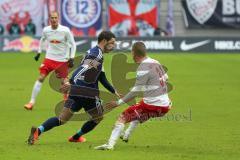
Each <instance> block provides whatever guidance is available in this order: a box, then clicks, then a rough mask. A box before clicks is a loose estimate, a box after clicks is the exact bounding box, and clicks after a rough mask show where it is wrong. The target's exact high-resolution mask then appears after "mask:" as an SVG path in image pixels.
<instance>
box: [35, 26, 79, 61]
mask: <svg viewBox="0 0 240 160" xmlns="http://www.w3.org/2000/svg"><path fill="white" fill-rule="evenodd" d="M44 41H47V46H48V47H47V52H46V58H47V59H51V60H54V61H59V62H66V61H68V59H69V58H74V56H75V52H76V44H75V41H74V37H73V35H72V33H71V31H70V30H69V28H67V27H65V26H62V25H60V24H59V25H58V28H57V29H52V27H51V26H47V27H45V28H44V29H43V33H42V37H41V40H40V46H39V50H38V52H39V53H41V52H42V48H43V42H44ZM70 50H71V51H70Z"/></svg>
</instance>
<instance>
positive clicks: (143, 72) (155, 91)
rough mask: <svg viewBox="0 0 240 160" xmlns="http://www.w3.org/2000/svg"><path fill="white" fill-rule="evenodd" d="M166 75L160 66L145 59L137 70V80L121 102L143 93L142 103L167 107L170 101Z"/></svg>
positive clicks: (156, 62) (155, 61)
mask: <svg viewBox="0 0 240 160" xmlns="http://www.w3.org/2000/svg"><path fill="white" fill-rule="evenodd" d="M167 79H168V75H167V73H165V71H164V69H163V67H162V66H161V64H160V63H159V62H158V61H157V60H154V59H152V58H149V57H146V58H145V59H144V60H143V61H142V63H141V64H140V65H139V67H138V69H137V78H136V82H135V85H134V87H133V88H132V89H131V91H130V92H129V93H128V94H127V95H126V96H124V97H123V98H122V101H123V102H127V101H128V100H130V99H132V98H134V97H136V96H137V95H138V94H139V93H140V94H142V93H143V101H144V103H146V104H149V105H153V106H161V107H169V106H170V105H171V101H170V99H169V97H168V90H167Z"/></svg>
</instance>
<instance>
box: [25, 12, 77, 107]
mask: <svg viewBox="0 0 240 160" xmlns="http://www.w3.org/2000/svg"><path fill="white" fill-rule="evenodd" d="M49 18H50V23H51V25H50V26H47V27H45V28H44V29H43V33H42V37H41V40H40V46H39V50H38V53H37V54H36V56H35V57H34V59H35V60H36V61H38V59H39V57H40V54H41V52H42V50H43V43H44V41H46V42H47V45H48V48H47V52H46V57H45V59H44V61H43V63H42V64H41V66H40V68H39V71H40V76H39V78H38V80H37V81H36V82H35V84H34V86H33V90H32V95H31V99H30V101H29V103H27V104H25V105H24V108H25V109H27V110H32V109H33V106H34V104H35V102H36V97H37V95H38V93H39V92H40V90H41V87H42V83H43V82H44V80H45V78H46V77H47V75H48V74H49V73H50V72H52V71H55V72H56V75H57V76H58V78H61V81H62V83H64V82H66V81H67V76H68V67H73V58H74V56H75V52H76V44H75V41H74V37H73V35H72V33H71V31H70V30H69V28H67V27H65V26H62V25H60V24H59V17H58V13H57V12H52V13H51V14H50V17H49ZM65 96H66V95H65Z"/></svg>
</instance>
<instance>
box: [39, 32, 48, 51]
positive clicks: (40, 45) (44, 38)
mask: <svg viewBox="0 0 240 160" xmlns="http://www.w3.org/2000/svg"><path fill="white" fill-rule="evenodd" d="M46 39H47V36H46V28H44V29H43V32H42V37H41V39H40V42H39V48H38V53H42V50H43V44H44V42H45V41H46Z"/></svg>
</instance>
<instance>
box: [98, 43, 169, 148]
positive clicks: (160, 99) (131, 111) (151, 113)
mask: <svg viewBox="0 0 240 160" xmlns="http://www.w3.org/2000/svg"><path fill="white" fill-rule="evenodd" d="M132 56H133V59H134V61H135V62H136V63H137V64H139V67H138V69H137V78H136V82H135V85H134V87H133V88H132V89H131V91H130V92H129V93H128V94H127V95H125V96H124V97H123V98H121V99H119V100H118V101H112V102H110V103H109V104H108V107H112V108H114V107H117V106H119V105H121V104H124V103H127V102H129V101H130V100H132V99H133V98H135V97H136V96H137V95H139V94H141V93H143V99H142V100H141V101H140V102H139V103H137V104H135V105H132V106H130V107H128V108H127V109H126V110H125V111H123V112H122V114H121V115H120V116H119V118H118V120H117V121H116V123H115V127H114V129H113V130H112V134H111V136H110V138H109V140H108V143H106V144H104V145H101V146H98V147H95V149H97V150H112V149H114V146H115V144H116V142H117V139H118V138H119V137H120V136H121V133H122V132H123V130H124V126H125V124H126V123H129V122H130V125H129V127H128V129H127V130H126V131H125V132H124V135H123V138H124V139H125V140H127V139H128V137H129V135H130V134H131V132H132V131H133V129H134V128H136V126H137V125H138V124H139V123H143V122H145V121H147V120H149V119H150V118H153V117H161V116H163V115H165V114H166V113H167V112H168V111H169V110H170V108H171V101H170V99H169V97H168V93H167V78H168V76H167V74H166V73H165V71H164V69H163V67H162V66H161V65H160V63H159V62H158V61H156V60H154V59H152V58H150V57H148V56H147V54H146V47H145V45H144V43H142V42H136V43H134V45H133V47H132Z"/></svg>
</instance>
